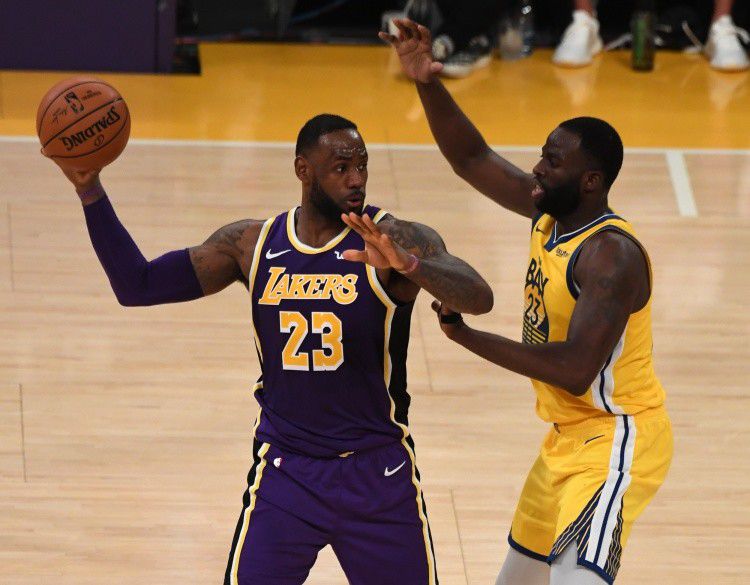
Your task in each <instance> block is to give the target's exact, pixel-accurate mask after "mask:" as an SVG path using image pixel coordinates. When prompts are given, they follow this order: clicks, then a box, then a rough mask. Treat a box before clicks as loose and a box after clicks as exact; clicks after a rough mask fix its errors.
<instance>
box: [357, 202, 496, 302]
mask: <svg viewBox="0 0 750 585" xmlns="http://www.w3.org/2000/svg"><path fill="white" fill-rule="evenodd" d="M343 219H344V221H345V222H346V223H347V225H349V226H350V227H351V228H352V229H354V230H356V231H357V232H358V233H359V234H360V235H361V236H362V237H363V239H364V240H365V249H364V250H348V251H346V252H344V257H345V258H347V259H348V260H353V261H359V262H367V263H368V264H371V265H373V266H375V268H377V269H379V270H383V271H387V272H386V273H385V274H386V275H387V278H386V282H387V288H388V290H389V292H391V293H392V294H393V296H394V297H396V298H397V299H399V300H402V301H407V302H408V301H413V300H414V299H415V298H416V297H417V293H419V290H420V289H424V290H426V291H427V292H429V293H430V294H432V295H433V296H434V297H435V298H437V299H439V300H440V301H441V302H444V303H446V304H447V305H449V306H451V307H456V310H459V311H462V312H465V313H472V314H475V315H479V314H482V313H488V312H489V311H490V310H491V309H492V303H493V295H492V289H490V286H489V285H488V284H487V282H486V281H485V280H484V279H483V278H482V277H481V276H480V275H479V273H477V271H476V270H474V269H473V268H472V267H471V266H469V265H468V264H467V263H466V262H464V261H463V260H461V259H460V258H457V257H455V256H452V255H451V254H449V253H448V251H447V250H446V248H445V243H444V242H443V240H442V238H441V237H440V236H439V235H438V233H437V232H436V231H435V230H433V229H432V228H430V227H427V226H426V225H422V224H419V223H412V222H408V221H402V220H399V219H396V218H394V217H392V216H390V215H389V216H387V217H385V218H384V219H383V220H382V221H381V222H380V223H378V224H377V225H375V223H374V222H373V221H372V220H371V219H370V218H369V217H368V216H367V215H364V216H362V217H359V216H357V215H355V214H353V213H352V214H349V215H348V216H347V215H344V216H343ZM417 259H419V260H418V261H417ZM458 307H461V308H460V309H458Z"/></svg>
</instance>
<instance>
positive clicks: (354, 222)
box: [341, 213, 414, 271]
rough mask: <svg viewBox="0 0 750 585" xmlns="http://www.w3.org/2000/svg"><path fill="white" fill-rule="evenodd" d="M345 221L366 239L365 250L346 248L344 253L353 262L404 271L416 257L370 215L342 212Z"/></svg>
mask: <svg viewBox="0 0 750 585" xmlns="http://www.w3.org/2000/svg"><path fill="white" fill-rule="evenodd" d="M341 219H342V220H343V222H344V223H345V224H346V225H348V226H349V227H350V228H352V229H353V230H354V231H355V232H357V233H358V234H359V235H360V236H362V239H363V240H364V241H365V249H364V250H345V251H344V253H343V254H342V255H343V257H344V258H345V259H346V260H349V261H351V262H365V263H366V264H369V265H370V266H374V267H375V268H379V269H381V270H382V269H386V268H393V269H394V270H398V271H403V270H405V269H406V268H408V267H409V266H410V265H411V263H412V262H413V261H414V258H413V257H412V255H411V254H409V253H408V252H407V251H406V250H404V249H403V248H402V247H401V246H399V245H398V244H397V243H396V242H394V241H393V240H392V239H391V237H390V236H389V235H388V234H384V233H383V232H382V231H381V230H380V228H379V227H378V226H377V225H376V224H375V222H374V221H372V219H370V216H369V215H367V214H364V215H362V216H359V215H357V214H356V213H349V214H346V213H342V214H341Z"/></svg>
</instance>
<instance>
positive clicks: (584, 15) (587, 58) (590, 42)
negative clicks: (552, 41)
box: [552, 10, 602, 67]
mask: <svg viewBox="0 0 750 585" xmlns="http://www.w3.org/2000/svg"><path fill="white" fill-rule="evenodd" d="M601 50H602V39H601V37H600V36H599V21H598V20H597V19H596V18H595V17H593V16H591V15H590V14H589V13H588V12H586V11H585V10H576V11H574V12H573V22H571V23H570V24H569V25H568V28H566V29H565V33H564V34H563V37H562V40H561V41H560V44H559V45H557V49H555V54H554V55H552V62H553V63H554V64H555V65H560V66H562V67H583V66H584V65H588V64H590V63H591V60H592V59H593V58H594V55H596V54H597V53H598V52H599V51H601Z"/></svg>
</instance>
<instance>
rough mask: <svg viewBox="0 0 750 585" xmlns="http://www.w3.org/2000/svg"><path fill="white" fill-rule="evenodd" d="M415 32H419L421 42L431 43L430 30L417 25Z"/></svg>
mask: <svg viewBox="0 0 750 585" xmlns="http://www.w3.org/2000/svg"><path fill="white" fill-rule="evenodd" d="M417 30H418V31H419V36H420V37H421V40H423V41H425V42H426V43H430V42H431V41H432V35H431V34H430V29H429V28H427V27H426V26H422V25H421V24H418V25H417Z"/></svg>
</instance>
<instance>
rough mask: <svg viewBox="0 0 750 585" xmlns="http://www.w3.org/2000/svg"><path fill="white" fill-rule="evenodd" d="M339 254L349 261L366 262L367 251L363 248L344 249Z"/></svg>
mask: <svg viewBox="0 0 750 585" xmlns="http://www.w3.org/2000/svg"><path fill="white" fill-rule="evenodd" d="M341 255H342V256H343V258H344V260H349V262H367V252H365V251H364V250H344V251H343V253H342V254H341Z"/></svg>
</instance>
